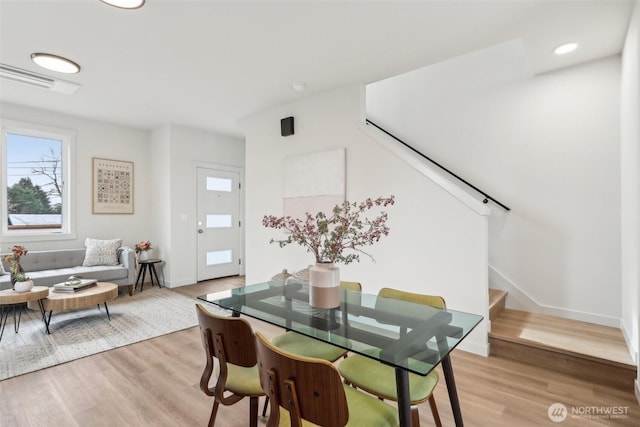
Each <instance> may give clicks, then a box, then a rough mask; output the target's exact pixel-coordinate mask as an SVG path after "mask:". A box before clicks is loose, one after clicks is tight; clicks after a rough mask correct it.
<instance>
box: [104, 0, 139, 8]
mask: <svg viewBox="0 0 640 427" xmlns="http://www.w3.org/2000/svg"><path fill="white" fill-rule="evenodd" d="M100 1H101V2H103V3H106V4H108V5H111V6H115V7H119V8H121V9H138V8H140V7H142V6H144V2H145V0H100Z"/></svg>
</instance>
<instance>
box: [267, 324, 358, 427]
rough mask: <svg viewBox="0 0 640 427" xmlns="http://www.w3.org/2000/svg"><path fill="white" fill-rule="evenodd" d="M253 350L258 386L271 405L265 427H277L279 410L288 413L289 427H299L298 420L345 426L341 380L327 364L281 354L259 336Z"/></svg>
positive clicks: (333, 368)
mask: <svg viewBox="0 0 640 427" xmlns="http://www.w3.org/2000/svg"><path fill="white" fill-rule="evenodd" d="M256 350H257V357H258V369H259V371H260V383H261V385H262V388H263V389H264V391H265V392H266V394H267V397H269V399H270V401H271V405H270V406H271V412H270V416H269V422H268V424H267V426H268V427H274V426H277V425H279V422H280V416H281V415H280V407H283V408H284V409H286V410H287V411H288V412H289V416H290V418H291V426H292V427H299V426H301V425H302V419H304V420H306V421H308V422H311V423H313V424H317V425H322V426H335V427H342V426H344V425H346V424H347V421H348V420H349V409H348V406H347V400H346V397H345V392H344V388H343V386H342V378H341V377H340V374H338V371H337V370H336V368H335V367H334V366H333V365H332V364H331V363H329V362H327V361H325V360H320V359H312V358H308V357H303V356H298V355H295V354H293V353H288V352H285V351H283V350H281V349H279V348H277V347H275V346H274V345H272V344H271V343H270V342H269V341H268V340H267V339H265V338H264V336H263V335H262V334H260V333H259V332H256Z"/></svg>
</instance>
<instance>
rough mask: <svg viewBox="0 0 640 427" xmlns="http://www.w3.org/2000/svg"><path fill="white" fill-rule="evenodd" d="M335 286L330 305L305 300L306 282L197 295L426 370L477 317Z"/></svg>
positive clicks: (417, 370)
mask: <svg viewBox="0 0 640 427" xmlns="http://www.w3.org/2000/svg"><path fill="white" fill-rule="evenodd" d="M340 292H341V298H340V300H341V303H340V306H339V307H336V308H332V309H321V308H315V307H312V306H310V305H309V284H308V283H306V282H290V281H288V282H287V284H286V285H285V284H283V283H282V282H267V283H261V284H256V285H247V286H245V287H241V288H236V289H231V290H226V291H222V292H215V293H210V294H206V295H201V296H199V297H198V299H199V300H202V301H206V302H209V303H212V304H215V305H217V306H218V307H221V308H224V309H228V310H232V311H233V312H236V313H240V314H244V315H246V316H249V317H253V318H255V319H259V320H262V321H265V322H268V323H270V324H273V325H276V326H280V327H282V328H285V329H287V330H292V331H295V332H298V333H300V334H303V335H306V336H309V337H312V338H316V339H318V340H321V341H324V342H328V343H331V344H334V345H336V346H338V347H341V348H344V349H347V350H350V351H352V352H354V353H358V354H361V355H363V356H366V357H370V358H372V359H376V360H379V361H381V362H383V363H386V364H388V365H390V366H393V367H397V368H402V369H405V370H407V371H409V372H413V373H416V374H419V375H427V374H428V373H429V372H431V370H432V369H433V368H434V367H435V366H436V365H437V364H438V363H440V361H441V360H442V359H443V358H444V357H445V356H447V355H448V354H449V353H450V352H451V350H453V349H454V348H455V347H456V346H457V345H458V343H460V341H462V339H463V338H464V337H466V336H467V335H468V334H469V333H470V332H471V331H472V330H473V328H475V326H476V325H478V324H479V323H480V321H481V320H482V316H479V315H475V314H470V313H464V312H460V311H455V310H449V309H446V310H441V309H437V308H433V307H430V306H426V305H423V304H416V303H411V302H406V301H401V300H397V299H390V298H383V297H379V296H377V295H371V294H366V293H362V292H357V291H347V290H340Z"/></svg>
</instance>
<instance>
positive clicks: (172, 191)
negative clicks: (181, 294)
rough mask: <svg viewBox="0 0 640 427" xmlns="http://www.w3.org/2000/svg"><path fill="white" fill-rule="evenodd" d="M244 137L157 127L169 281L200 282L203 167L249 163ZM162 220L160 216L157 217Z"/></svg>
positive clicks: (157, 189) (157, 186) (161, 226)
mask: <svg viewBox="0 0 640 427" xmlns="http://www.w3.org/2000/svg"><path fill="white" fill-rule="evenodd" d="M244 150H245V149H244V141H243V140H242V139H239V138H234V137H230V136H226V135H221V134H216V133H212V132H207V131H203V130H199V129H193V128H188V127H184V126H178V125H167V126H165V127H163V128H161V129H157V130H156V131H154V132H153V144H152V149H151V152H152V153H155V154H153V156H155V158H156V159H157V162H156V161H154V162H153V168H154V172H153V176H154V177H157V180H155V181H154V182H153V184H152V191H153V193H154V197H157V198H158V199H157V203H155V204H154V205H156V206H157V207H158V209H161V212H159V215H158V218H162V222H161V223H157V222H154V224H155V226H156V227H157V232H158V233H159V234H160V235H161V236H162V240H161V241H160V242H159V245H160V246H161V248H162V251H163V253H164V255H163V257H164V258H167V259H170V262H167V265H166V266H165V268H164V274H165V281H166V284H167V286H169V287H175V286H182V285H188V284H192V283H195V282H196V280H197V276H196V266H197V258H198V254H197V253H196V247H197V229H198V227H197V218H196V214H197V211H196V208H197V191H196V184H197V181H196V167H197V166H209V167H214V168H215V166H216V165H218V166H231V167H237V168H239V169H242V168H244V155H245V153H244ZM156 221H157V219H156Z"/></svg>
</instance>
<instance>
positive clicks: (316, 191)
mask: <svg viewBox="0 0 640 427" xmlns="http://www.w3.org/2000/svg"><path fill="white" fill-rule="evenodd" d="M345 193H346V156H345V149H344V148H339V149H336V150H329V151H320V152H317V153H310V154H303V155H298V156H293V157H289V158H287V159H286V160H285V165H284V215H285V216H291V217H294V218H304V216H305V213H306V212H309V213H311V214H312V215H315V214H316V213H318V212H320V211H323V212H327V213H329V212H330V211H331V209H333V207H334V206H335V205H336V204H341V203H342V202H344V200H345Z"/></svg>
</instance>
